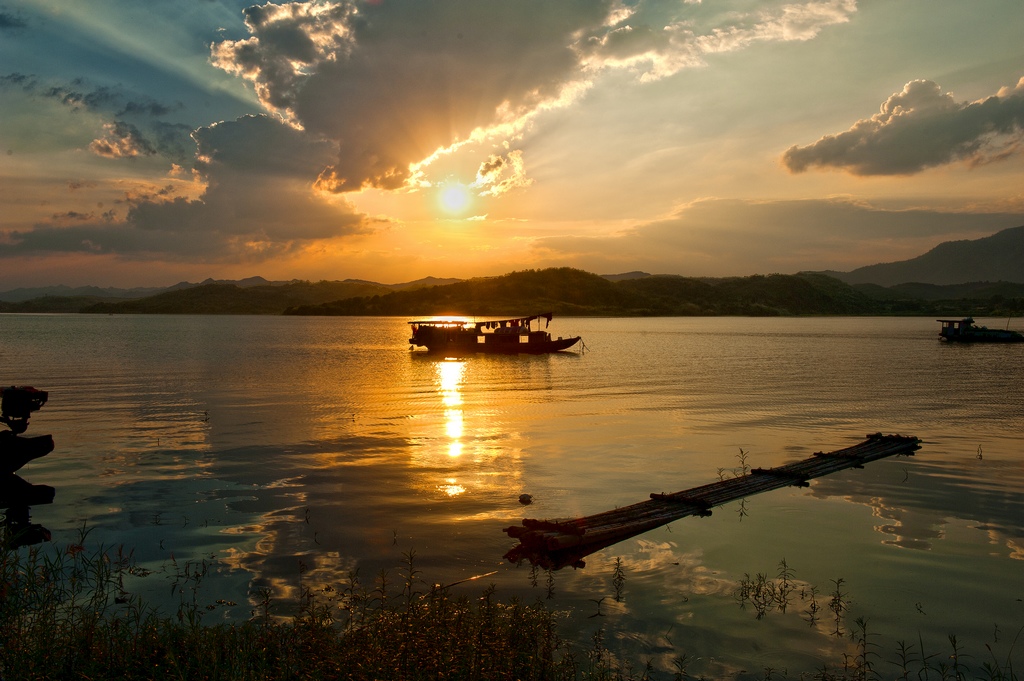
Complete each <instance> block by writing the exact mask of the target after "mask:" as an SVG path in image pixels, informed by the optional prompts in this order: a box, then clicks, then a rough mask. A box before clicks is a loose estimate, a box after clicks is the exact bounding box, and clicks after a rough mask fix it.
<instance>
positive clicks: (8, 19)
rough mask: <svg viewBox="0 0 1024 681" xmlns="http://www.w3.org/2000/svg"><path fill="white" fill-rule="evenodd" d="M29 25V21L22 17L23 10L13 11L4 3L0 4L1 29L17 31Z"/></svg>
mask: <svg viewBox="0 0 1024 681" xmlns="http://www.w3.org/2000/svg"><path fill="white" fill-rule="evenodd" d="M27 27H28V22H27V21H25V19H24V18H23V17H22V15H21V12H11V11H9V10H8V9H7V7H5V6H4V5H0V31H16V30H19V29H22V28H27Z"/></svg>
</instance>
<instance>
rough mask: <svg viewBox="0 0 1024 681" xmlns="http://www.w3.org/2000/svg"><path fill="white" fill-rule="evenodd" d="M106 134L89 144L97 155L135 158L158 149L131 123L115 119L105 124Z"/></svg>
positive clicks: (150, 153) (151, 154)
mask: <svg viewBox="0 0 1024 681" xmlns="http://www.w3.org/2000/svg"><path fill="white" fill-rule="evenodd" d="M103 128H104V129H105V130H106V133H107V134H106V135H105V136H104V137H103V138H102V139H96V140H93V142H92V144H90V145H89V149H90V150H92V152H93V153H94V154H96V155H97V156H106V157H107V158H134V157H136V156H153V155H155V154H156V153H157V152H156V149H155V148H154V147H153V145H151V144H150V143H149V142H147V141H146V139H145V138H143V136H142V135H141V134H140V133H139V130H138V128H136V127H135V126H134V125H132V124H131V123H125V122H124V121H114V122H113V123H107V124H106V125H104V126H103Z"/></svg>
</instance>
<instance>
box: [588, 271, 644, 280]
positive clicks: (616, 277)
mask: <svg viewBox="0 0 1024 681" xmlns="http://www.w3.org/2000/svg"><path fill="white" fill-rule="evenodd" d="M650 276H653V275H650V274H648V273H647V272H623V273H622V274H602V275H601V277H602V278H604V279H607V280H608V281H625V280H626V279H645V278H647V277H650Z"/></svg>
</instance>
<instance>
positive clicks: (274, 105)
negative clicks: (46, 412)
mask: <svg viewBox="0 0 1024 681" xmlns="http://www.w3.org/2000/svg"><path fill="white" fill-rule="evenodd" d="M611 4H612V3H611V2H610V0H604V1H594V0H563V1H561V2H548V1H547V0H521V1H519V2H505V1H503V0H502V1H499V0H457V1H452V2H444V3H435V2H422V1H421V0H394V1H389V2H385V3H379V4H376V5H374V4H360V5H359V6H358V10H357V9H356V6H355V5H353V4H350V3H342V2H335V3H330V2H320V3H291V4H288V5H262V6H258V7H251V8H249V9H247V10H246V12H245V14H246V24H247V26H248V28H249V31H250V33H251V34H252V37H250V38H248V39H246V40H239V41H225V42H222V43H219V44H216V45H214V47H213V59H214V63H216V64H217V65H218V66H220V67H221V68H224V69H225V70H228V71H230V72H233V73H237V74H239V75H242V76H244V77H245V78H247V79H249V80H251V81H252V82H253V83H254V85H255V87H256V91H257V93H258V94H259V96H260V98H261V100H262V101H263V103H264V105H265V106H267V107H268V108H270V109H272V110H276V111H280V112H282V113H284V114H285V115H287V116H289V117H290V118H292V119H294V120H295V121H296V122H297V123H298V124H300V125H301V126H302V127H303V128H305V129H306V130H308V131H309V132H310V133H312V134H316V135H321V136H324V137H327V138H330V139H333V140H336V141H337V143H338V155H337V157H336V159H335V160H334V162H333V163H332V165H331V167H330V168H329V169H327V171H326V172H325V173H324V175H323V177H322V181H321V186H322V187H324V188H328V189H331V190H334V191H352V190H357V189H359V188H360V187H362V186H364V185H373V186H378V187H384V188H395V187H399V186H401V185H402V184H403V183H404V182H405V181H406V180H407V179H408V177H409V165H410V164H411V163H415V162H418V161H421V160H423V159H424V158H426V157H428V156H430V155H431V154H432V153H433V152H434V151H435V150H437V149H438V148H441V147H446V146H448V145H450V144H452V143H453V142H455V141H457V140H460V139H466V138H467V137H468V136H469V135H470V134H472V133H473V131H474V130H476V129H479V128H487V127H489V126H491V125H493V124H495V123H497V122H500V121H501V120H502V119H503V118H504V119H511V118H514V117H515V116H517V115H519V114H521V113H523V112H525V111H529V110H532V109H533V108H534V107H536V106H537V105H538V104H540V103H541V102H544V101H549V100H552V99H554V98H556V97H558V95H559V93H560V91H561V88H562V86H563V85H564V84H565V83H566V82H568V81H570V80H572V79H573V78H574V77H577V68H578V59H577V55H576V53H575V52H574V51H573V49H572V45H573V43H574V42H575V41H576V40H578V38H579V33H580V32H581V31H590V30H594V29H596V28H599V27H600V26H601V25H602V22H603V21H604V20H605V18H606V16H607V15H608V11H609V7H610V5H611Z"/></svg>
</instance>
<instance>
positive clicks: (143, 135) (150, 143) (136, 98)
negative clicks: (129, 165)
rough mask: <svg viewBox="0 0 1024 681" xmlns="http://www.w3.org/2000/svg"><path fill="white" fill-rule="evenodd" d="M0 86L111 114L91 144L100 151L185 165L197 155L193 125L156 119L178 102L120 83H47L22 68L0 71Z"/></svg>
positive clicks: (74, 107)
mask: <svg viewBox="0 0 1024 681" xmlns="http://www.w3.org/2000/svg"><path fill="white" fill-rule="evenodd" d="M0 88H16V89H18V90H20V91H22V92H23V93H25V94H27V95H30V96H35V97H42V98H45V99H51V100H54V101H57V102H60V103H61V104H62V105H64V106H66V107H68V108H69V109H70V110H71V111H74V112H79V111H88V112H90V113H95V114H98V115H100V116H109V117H110V118H111V121H110V122H109V123H107V124H106V125H105V126H104V127H105V134H104V136H103V137H101V138H99V139H97V140H94V141H93V143H92V144H91V145H90V147H89V148H90V149H91V150H92V151H93V152H94V153H96V154H98V155H100V156H105V157H108V158H135V157H137V156H153V155H161V156H165V157H167V158H168V159H169V160H170V161H173V162H174V163H177V164H179V165H185V164H187V163H189V161H190V159H191V158H192V157H193V156H194V155H195V143H194V142H193V141H192V139H191V137H190V135H191V133H192V129H193V126H188V125H185V124H183V123H170V122H166V121H163V120H160V119H161V118H162V117H164V116H167V115H168V114H171V113H173V112H175V111H178V110H180V109H182V108H183V107H182V105H181V104H180V103H176V104H173V105H170V104H166V103H163V102H159V101H157V100H155V99H153V98H152V97H148V96H145V95H138V94H135V93H130V92H127V91H125V90H124V89H122V88H120V87H110V86H94V85H91V84H90V83H89V82H87V81H86V80H85V79H82V78H76V79H74V80H72V81H69V82H67V83H61V84H58V85H45V84H43V83H41V82H40V81H39V80H38V79H37V78H36V77H35V76H32V75H28V74H23V73H10V74H8V75H6V76H0Z"/></svg>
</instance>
